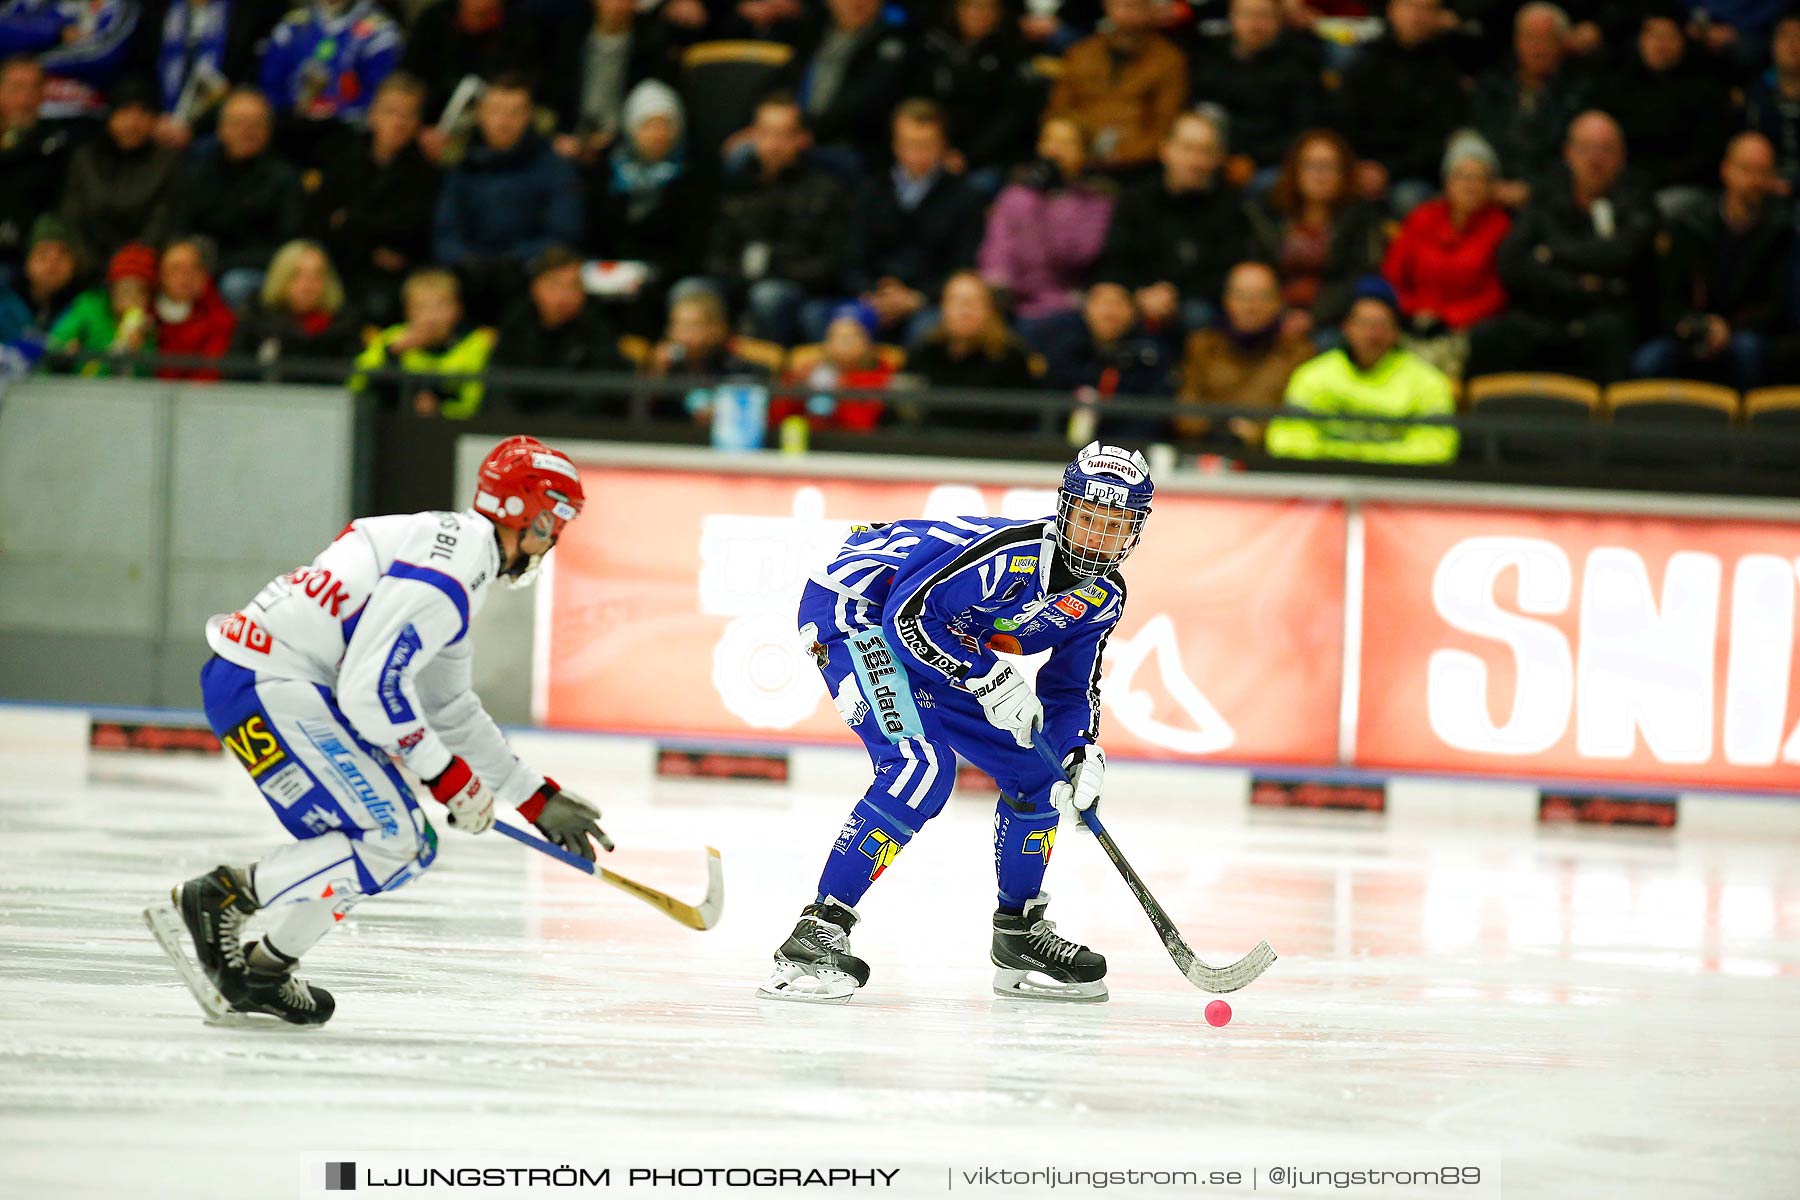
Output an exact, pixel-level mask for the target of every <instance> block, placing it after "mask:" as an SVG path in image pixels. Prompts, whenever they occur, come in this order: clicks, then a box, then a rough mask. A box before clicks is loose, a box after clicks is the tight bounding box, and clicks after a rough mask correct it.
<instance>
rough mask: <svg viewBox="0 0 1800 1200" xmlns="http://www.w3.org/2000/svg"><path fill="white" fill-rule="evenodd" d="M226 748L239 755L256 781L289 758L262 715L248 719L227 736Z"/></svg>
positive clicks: (245, 768)
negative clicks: (265, 772)
mask: <svg viewBox="0 0 1800 1200" xmlns="http://www.w3.org/2000/svg"><path fill="white" fill-rule="evenodd" d="M225 748H226V749H227V750H229V751H231V752H232V753H233V754H235V755H237V759H238V761H239V762H241V763H243V764H244V770H246V771H248V772H250V778H252V779H256V778H258V777H259V776H261V775H262V773H263V772H264V771H267V770H268V769H269V768H270V767H272V766H274V765H275V764H276V763H278V762H281V761H282V760H284V759H285V758H287V753H286V752H285V751H283V750H282V748H281V743H280V742H278V741H276V740H275V733H274V731H273V730H271V729H270V728H269V722H268V719H267V718H266V717H264V716H263V715H262V714H261V713H257V714H255V715H254V716H250V717H246V718H245V719H244V720H242V721H240V722H238V724H237V725H236V726H234V727H233V728H232V730H231V732H230V733H228V734H226V735H225Z"/></svg>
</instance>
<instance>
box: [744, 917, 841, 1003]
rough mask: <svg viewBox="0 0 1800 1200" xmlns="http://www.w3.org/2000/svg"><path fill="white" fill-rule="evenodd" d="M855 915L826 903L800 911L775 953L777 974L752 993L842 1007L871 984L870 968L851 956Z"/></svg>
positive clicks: (771, 998) (766, 997) (771, 997)
mask: <svg viewBox="0 0 1800 1200" xmlns="http://www.w3.org/2000/svg"><path fill="white" fill-rule="evenodd" d="M857 920H858V917H857V914H856V910H855V909H854V908H851V907H849V906H848V905H844V904H839V903H838V902H837V901H836V900H832V899H829V898H827V899H826V900H825V901H824V902H823V903H819V904H809V905H807V906H806V907H805V908H803V909H801V910H800V920H799V921H798V922H797V923H796V924H795V925H794V932H793V933H791V934H789V935H788V940H787V941H785V942H783V943H781V948H780V949H778V950H776V951H775V970H774V971H773V972H772V973H771V974H770V975H769V979H768V982H766V983H764V984H763V985H762V986H761V987H760V988H757V989H756V994H757V995H758V996H761V997H762V998H763V999H765V1000H800V1001H805V1002H808V1003H812V1004H842V1003H844V1001H846V1000H848V999H850V997H851V996H853V995H855V994H856V989H857V988H860V987H862V986H863V985H864V984H866V983H868V982H869V964H868V963H866V962H864V961H863V960H862V959H860V958H857V957H856V956H855V955H854V954H851V953H850V931H851V930H852V929H853V928H855V927H856V922H857Z"/></svg>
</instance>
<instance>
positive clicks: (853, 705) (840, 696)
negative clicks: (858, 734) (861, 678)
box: [832, 675, 869, 726]
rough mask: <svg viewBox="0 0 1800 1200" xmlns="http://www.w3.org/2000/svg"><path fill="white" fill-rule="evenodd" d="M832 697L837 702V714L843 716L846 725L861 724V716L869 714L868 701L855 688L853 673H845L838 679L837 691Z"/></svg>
mask: <svg viewBox="0 0 1800 1200" xmlns="http://www.w3.org/2000/svg"><path fill="white" fill-rule="evenodd" d="M832 699H833V701H834V702H835V703H836V704H837V710H838V716H840V717H842V718H844V724H846V725H850V726H856V725H861V724H862V722H863V718H864V717H866V716H868V715H869V702H868V701H867V700H864V699H863V697H862V693H861V692H859V691H857V690H856V676H855V675H846V676H844V677H843V678H842V679H841V680H839V681H838V686H837V693H836V694H835V695H834V696H833V697H832Z"/></svg>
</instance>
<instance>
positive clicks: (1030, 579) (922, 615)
mask: <svg viewBox="0 0 1800 1200" xmlns="http://www.w3.org/2000/svg"><path fill="white" fill-rule="evenodd" d="M1054 526H1055V522H1054V521H1053V520H1051V519H1050V518H1043V519H1040V520H1032V521H1019V520H1005V519H1002V518H998V517H951V518H949V519H948V520H943V521H926V520H909V521H897V522H894V523H892V524H887V525H870V526H862V527H858V528H857V529H855V530H854V531H852V533H851V535H850V537H849V538H848V539H847V540H846V541H845V542H844V544H843V546H842V547H841V548H840V549H839V551H838V553H837V555H836V556H835V557H834V558H833V559H832V561H831V562H830V563H829V564H828V565H827V566H826V567H825V568H824V569H823V570H822V571H820V572H819V573H818V574H817V575H815V576H813V580H812V582H813V583H814V584H816V585H817V586H818V587H820V588H822V589H824V590H825V591H826V592H829V593H831V594H833V595H834V597H835V600H834V603H833V608H832V612H831V614H830V619H829V622H827V621H818V622H817V624H818V625H819V627H820V636H821V638H825V637H828V636H848V635H850V634H851V633H853V632H854V631H855V630H856V629H857V628H859V627H861V628H868V627H870V626H873V625H876V624H879V625H880V626H881V629H882V631H883V633H884V634H885V635H886V639H887V644H888V645H889V646H890V647H892V648H893V652H894V653H895V654H897V655H898V656H899V657H900V659H901V662H902V664H903V665H904V666H905V667H906V670H907V673H908V674H909V675H910V676H911V677H912V678H913V679H914V680H916V681H918V682H921V683H926V684H928V685H932V686H936V685H951V686H955V685H960V684H961V683H962V681H964V680H965V679H968V678H970V677H972V676H978V675H985V674H987V672H988V671H989V670H991V669H992V668H993V667H994V666H995V665H996V664H997V663H998V661H999V660H998V659H997V658H996V657H995V651H1001V652H1003V653H1007V654H1025V655H1030V654H1037V653H1040V652H1042V651H1045V650H1048V651H1050V657H1049V659H1048V660H1047V661H1046V662H1045V663H1044V664H1043V666H1042V668H1041V669H1040V670H1039V672H1038V678H1037V691H1038V698H1039V699H1040V700H1041V701H1042V702H1043V705H1044V722H1045V735H1046V737H1047V739H1048V740H1049V742H1050V745H1051V746H1052V747H1053V748H1054V749H1055V750H1056V752H1057V755H1058V757H1061V756H1063V755H1066V754H1067V753H1068V752H1069V751H1070V750H1072V749H1074V748H1075V747H1076V746H1078V745H1084V744H1087V743H1090V742H1093V741H1095V740H1096V739H1097V738H1098V736H1099V729H1100V660H1101V656H1102V654H1104V652H1105V650H1106V641H1107V638H1108V637H1109V636H1111V634H1112V631H1113V628H1114V627H1115V626H1116V625H1117V624H1118V623H1119V617H1120V616H1121V615H1122V614H1123V612H1124V610H1125V580H1124V579H1123V578H1122V577H1121V576H1120V574H1119V573H1118V571H1117V570H1113V571H1110V572H1108V573H1107V574H1106V575H1105V576H1103V577H1102V578H1100V579H1096V580H1075V579H1066V578H1055V579H1053V576H1058V577H1060V576H1061V575H1062V574H1063V572H1062V571H1061V570H1060V569H1059V568H1057V567H1056V566H1055V556H1054V550H1055V542H1054V540H1053V538H1052V531H1053V529H1054Z"/></svg>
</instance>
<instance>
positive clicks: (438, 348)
mask: <svg viewBox="0 0 1800 1200" xmlns="http://www.w3.org/2000/svg"><path fill="white" fill-rule="evenodd" d="M401 295H402V297H403V298H404V299H405V302H406V320H405V322H404V323H402V324H399V325H391V326H389V327H388V328H386V329H383V330H382V331H381V332H379V333H377V334H376V335H375V336H374V337H373V338H371V339H370V341H369V343H368V345H366V346H365V347H363V352H362V353H361V354H359V355H358V356H357V358H356V364H355V365H356V371H355V373H354V374H353V375H351V376H350V382H349V387H350V390H351V391H352V392H355V393H357V394H359V395H360V394H362V393H363V392H369V393H372V394H374V395H376V396H378V397H380V398H381V399H382V400H383V401H384V402H386V403H388V404H390V405H393V404H399V405H404V406H406V407H408V408H410V409H412V411H413V412H414V413H416V414H417V415H419V416H421V417H431V416H440V417H448V418H451V419H452V420H462V419H466V418H468V417H472V416H474V415H475V414H476V413H478V412H480V411H481V400H482V396H483V388H482V384H481V380H480V379H479V378H473V379H465V380H463V381H462V382H461V383H443V382H438V381H435V380H429V379H422V380H417V381H411V382H412V390H411V392H410V394H408V395H404V396H403V395H400V392H401V391H402V383H401V382H396V381H386V382H372V381H371V380H370V379H369V377H368V375H367V374H366V372H369V371H374V370H379V369H381V368H383V367H398V368H400V369H402V370H406V371H416V372H418V373H419V374H421V375H432V374H443V375H465V376H480V375H481V374H482V373H483V372H484V371H486V370H487V365H488V358H489V357H490V356H491V355H492V354H493V352H494V331H493V330H491V329H485V328H483V329H467V328H465V327H464V326H463V325H462V316H463V310H462V293H461V291H460V290H459V288H458V287H457V283H456V276H455V275H453V274H451V273H450V272H449V271H446V270H444V269H443V268H441V267H425V268H423V269H421V270H418V271H414V272H413V273H412V274H411V275H409V276H407V279H406V284H405V286H404V287H402V289H401ZM440 393H443V394H440Z"/></svg>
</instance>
